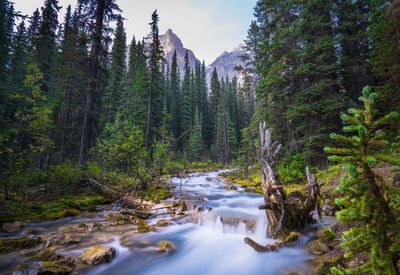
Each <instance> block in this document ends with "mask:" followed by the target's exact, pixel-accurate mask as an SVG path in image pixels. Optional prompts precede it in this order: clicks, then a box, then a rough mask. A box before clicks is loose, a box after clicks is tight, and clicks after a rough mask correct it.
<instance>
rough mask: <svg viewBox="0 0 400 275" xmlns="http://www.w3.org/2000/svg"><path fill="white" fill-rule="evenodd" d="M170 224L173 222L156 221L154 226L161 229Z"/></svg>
mask: <svg viewBox="0 0 400 275" xmlns="http://www.w3.org/2000/svg"><path fill="white" fill-rule="evenodd" d="M172 224H174V222H173V221H169V220H158V221H157V223H156V226H161V227H163V226H169V225H172Z"/></svg>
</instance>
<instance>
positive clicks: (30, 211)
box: [0, 193, 110, 223]
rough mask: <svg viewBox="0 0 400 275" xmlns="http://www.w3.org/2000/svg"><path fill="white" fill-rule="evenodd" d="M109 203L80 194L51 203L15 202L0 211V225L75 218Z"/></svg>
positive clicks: (92, 196)
mask: <svg viewBox="0 0 400 275" xmlns="http://www.w3.org/2000/svg"><path fill="white" fill-rule="evenodd" d="M109 202H110V201H109V200H107V199H105V198H104V197H103V196H99V195H93V194H85V193H84V194H82V195H79V196H71V197H66V198H57V199H53V200H52V201H34V202H32V201H16V202H13V203H10V204H9V205H8V206H7V209H6V211H0V223H4V222H12V221H17V220H52V219H59V218H63V217H70V216H76V215H79V214H80V211H81V210H85V209H87V208H88V207H90V206H95V205H101V204H107V203H109Z"/></svg>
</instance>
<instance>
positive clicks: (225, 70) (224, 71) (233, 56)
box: [207, 44, 244, 83]
mask: <svg viewBox="0 0 400 275" xmlns="http://www.w3.org/2000/svg"><path fill="white" fill-rule="evenodd" d="M243 54H244V50H243V45H242V44H239V45H238V46H237V47H234V48H233V49H232V50H231V51H229V52H227V51H225V52H223V53H222V54H221V55H220V56H218V57H217V59H215V61H214V62H212V63H211V64H210V65H208V66H207V77H208V79H210V78H211V74H212V71H213V70H214V67H215V68H216V69H217V73H218V76H219V77H220V78H221V77H226V76H228V78H229V79H232V78H233V77H234V76H236V77H237V78H238V82H239V83H242V80H243V79H242V76H241V75H240V73H239V72H238V71H236V70H235V67H237V66H238V65H243V62H242V60H241V58H240V57H241V56H242V55H243Z"/></svg>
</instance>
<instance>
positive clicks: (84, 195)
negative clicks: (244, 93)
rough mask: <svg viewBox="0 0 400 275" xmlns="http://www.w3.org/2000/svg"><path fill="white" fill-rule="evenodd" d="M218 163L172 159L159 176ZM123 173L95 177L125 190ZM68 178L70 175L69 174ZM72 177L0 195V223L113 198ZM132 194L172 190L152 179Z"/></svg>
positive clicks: (52, 215) (156, 195)
mask: <svg viewBox="0 0 400 275" xmlns="http://www.w3.org/2000/svg"><path fill="white" fill-rule="evenodd" d="M222 167H223V166H222V165H221V164H220V163H211V162H193V163H180V162H172V163H169V164H168V165H166V167H165V168H164V171H163V175H161V176H162V177H163V178H164V179H166V180H167V181H168V179H169V178H170V177H171V176H175V175H177V174H178V173H182V174H187V173H193V172H207V171H213V170H217V169H221V168H222ZM123 177H124V176H123V175H121V174H118V173H109V174H108V175H106V176H105V177H102V178H101V179H99V181H100V182H102V183H103V184H106V185H107V186H109V187H111V188H112V189H114V190H116V191H120V192H122V193H126V192H127V191H128V190H130V188H129V185H128V184H127V182H129V179H128V178H126V179H121V178H123ZM70 178H73V176H72V175H71V177H70ZM65 181H66V180H65ZM76 181H77V182H76V183H73V184H71V183H67V182H62V180H61V181H59V182H57V186H54V187H53V188H48V190H47V191H44V187H43V186H44V184H41V185H38V186H37V187H36V188H29V192H25V191H24V190H19V191H18V190H16V191H15V192H12V193H11V194H10V199H5V198H3V197H1V195H0V224H3V223H9V222H14V221H43V220H53V219H59V218H63V217H71V216H78V215H80V214H81V212H82V211H94V210H95V208H96V206H99V205H106V204H110V203H112V202H113V201H111V200H110V199H109V198H107V197H105V196H104V195H103V194H99V193H97V192H95V191H94V190H93V188H91V186H90V185H88V184H87V183H86V182H80V181H81V179H78V180H76ZM134 195H135V196H136V197H137V198H139V199H144V200H148V201H152V202H154V203H158V202H160V201H162V200H164V199H167V198H169V197H171V195H172V194H171V192H170V190H169V186H168V184H165V182H164V183H162V182H160V181H159V180H157V179H154V180H152V182H151V183H150V184H149V185H148V187H147V188H146V189H144V190H139V191H135V194H134Z"/></svg>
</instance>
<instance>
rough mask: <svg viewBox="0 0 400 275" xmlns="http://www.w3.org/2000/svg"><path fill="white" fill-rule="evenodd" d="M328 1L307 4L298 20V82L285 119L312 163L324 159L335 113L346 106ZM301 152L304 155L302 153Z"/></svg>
mask: <svg viewBox="0 0 400 275" xmlns="http://www.w3.org/2000/svg"><path fill="white" fill-rule="evenodd" d="M331 10H332V5H331V3H330V1H323V0H321V1H318V0H314V1H307V2H306V3H305V5H304V6H303V10H302V12H301V14H300V16H299V18H298V21H297V24H298V31H299V41H300V43H301V44H302V45H303V46H302V47H301V48H300V49H299V50H298V55H299V56H300V58H299V63H300V64H299V66H298V67H297V68H296V69H295V71H294V74H295V75H296V77H300V79H301V80H299V82H298V83H297V86H298V88H297V89H296V92H295V93H294V94H293V97H292V98H291V104H290V106H289V109H288V111H287V112H286V116H285V118H286V120H287V121H290V122H291V123H292V125H293V126H292V131H294V132H295V135H296V142H297V143H298V145H299V146H300V148H301V152H302V154H303V156H304V158H305V159H306V160H307V161H308V162H309V163H313V164H319V163H321V162H323V161H324V160H325V156H324V155H323V154H322V149H323V147H324V145H325V144H327V143H328V142H329V133H330V132H332V131H333V130H335V129H337V128H338V125H339V119H338V118H337V114H338V113H339V112H340V111H341V110H342V108H343V106H346V104H347V98H346V97H345V96H342V94H341V93H340V91H339V86H338V81H337V80H338V76H337V71H338V67H337V66H336V56H335V48H334V47H335V46H334V35H333V29H332V25H333V22H332V19H331ZM303 152H304V153H303Z"/></svg>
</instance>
